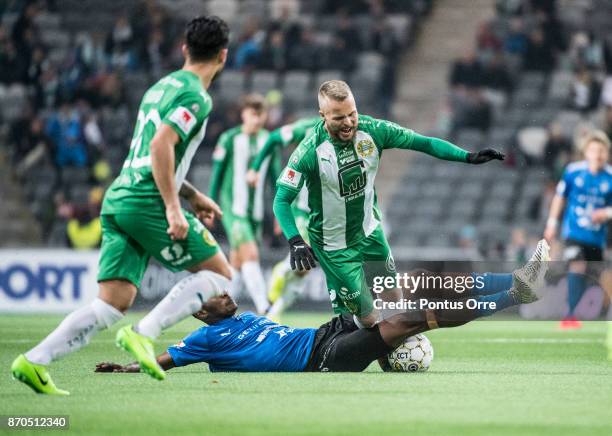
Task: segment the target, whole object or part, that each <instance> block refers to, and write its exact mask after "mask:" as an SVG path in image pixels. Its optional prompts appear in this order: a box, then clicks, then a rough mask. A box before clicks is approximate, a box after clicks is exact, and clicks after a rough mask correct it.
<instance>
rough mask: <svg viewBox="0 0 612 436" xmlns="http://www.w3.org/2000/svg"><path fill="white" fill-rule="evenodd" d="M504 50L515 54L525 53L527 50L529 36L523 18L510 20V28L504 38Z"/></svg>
mask: <svg viewBox="0 0 612 436" xmlns="http://www.w3.org/2000/svg"><path fill="white" fill-rule="evenodd" d="M504 50H505V51H506V52H507V53H509V54H513V55H523V54H524V53H525V52H526V51H527V36H526V35H525V31H524V23H523V20H522V19H521V18H518V17H517V18H513V19H512V20H510V30H509V31H508V34H507V35H506V38H505V39H504Z"/></svg>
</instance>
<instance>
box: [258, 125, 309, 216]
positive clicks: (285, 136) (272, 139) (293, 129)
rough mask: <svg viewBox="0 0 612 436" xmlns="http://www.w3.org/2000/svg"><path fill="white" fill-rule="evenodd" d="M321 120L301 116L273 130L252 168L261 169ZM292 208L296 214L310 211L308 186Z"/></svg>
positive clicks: (300, 139) (303, 136)
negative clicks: (274, 155)
mask: <svg viewBox="0 0 612 436" xmlns="http://www.w3.org/2000/svg"><path fill="white" fill-rule="evenodd" d="M320 120H321V118H319V117H316V118H301V119H299V120H297V121H295V122H293V123H291V124H285V125H284V126H281V127H279V128H278V129H276V130H273V131H272V132H271V133H270V136H268V139H267V140H266V143H265V144H264V147H263V148H262V149H261V151H260V152H259V154H258V155H257V157H256V158H255V159H254V160H253V163H252V164H251V169H253V170H255V171H259V170H260V168H261V165H262V163H263V162H264V160H265V159H266V158H267V157H269V156H271V155H272V154H273V153H274V152H275V151H276V150H277V149H279V148H286V147H287V146H288V145H289V144H298V143H300V142H301V141H302V140H303V139H304V138H305V137H306V136H308V135H309V134H310V132H312V129H313V127H314V126H315V125H316V124H317V123H318V122H319V121H320ZM291 209H292V211H293V213H294V214H296V213H301V214H304V215H307V214H308V213H309V212H310V208H309V207H308V188H306V185H304V186H303V187H302V189H301V191H300V193H299V194H298V196H297V197H296V199H295V201H294V202H293V203H291Z"/></svg>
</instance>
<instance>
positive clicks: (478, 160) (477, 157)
mask: <svg viewBox="0 0 612 436" xmlns="http://www.w3.org/2000/svg"><path fill="white" fill-rule="evenodd" d="M505 158H506V155H505V154H504V153H501V152H499V151H497V150H493V149H492V148H485V149H484V150H480V151H479V152H478V153H468V156H467V162H468V163H471V164H476V165H478V164H483V163H485V162H489V161H490V160H494V159H497V160H504V159H505Z"/></svg>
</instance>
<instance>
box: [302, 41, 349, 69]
mask: <svg viewBox="0 0 612 436" xmlns="http://www.w3.org/2000/svg"><path fill="white" fill-rule="evenodd" d="M356 63H357V54H356V52H354V51H352V50H349V49H348V48H347V46H346V42H345V40H344V39H343V38H341V37H338V36H334V37H333V39H332V44H331V47H329V48H328V49H327V58H326V59H325V60H324V61H323V62H322V65H325V68H329V69H330V70H340V71H344V72H346V73H349V72H351V71H353V70H354V69H355V65H356ZM302 65H308V64H306V63H304V64H302ZM318 67H319V65H318V64H312V65H308V67H307V69H315V68H318Z"/></svg>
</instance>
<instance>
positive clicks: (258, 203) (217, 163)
mask: <svg viewBox="0 0 612 436" xmlns="http://www.w3.org/2000/svg"><path fill="white" fill-rule="evenodd" d="M267 116H268V109H267V106H266V103H265V100H264V98H263V96H261V95H259V94H250V95H247V96H246V97H244V99H243V101H242V103H241V110H240V117H241V119H242V124H241V125H239V126H236V127H234V128H232V129H230V130H228V131H226V132H224V133H223V134H222V135H221V136H220V138H219V142H218V144H217V147H216V148H215V151H214V153H213V169H212V176H211V182H210V197H211V198H212V199H213V200H215V201H217V200H218V202H219V204H220V205H221V210H223V220H222V222H223V227H224V229H225V233H226V234H227V238H228V240H229V243H230V263H231V264H232V266H233V267H234V268H235V270H236V273H235V274H234V276H235V277H234V281H233V283H232V292H234V293H236V294H237V293H239V292H240V290H241V289H242V288H243V287H245V288H246V289H247V291H248V293H249V295H250V296H251V298H252V300H253V302H254V303H255V308H256V310H257V312H258V313H260V314H263V313H265V312H266V311H267V310H268V308H269V306H270V304H269V302H268V298H267V295H266V282H265V279H264V275H263V272H262V270H261V265H260V263H259V248H258V244H259V242H260V241H261V226H262V220H263V218H264V191H265V183H266V180H269V182H270V183H271V184H273V183H274V180H276V176H277V175H278V173H279V165H280V163H279V162H280V161H279V159H278V157H277V156H268V157H267V158H265V159H263V160H262V162H261V164H260V174H261V177H260V178H259V180H258V181H257V183H256V184H255V185H254V186H250V185H249V184H248V183H247V180H246V174H247V171H248V170H249V166H250V165H251V163H252V162H253V160H254V159H255V157H256V156H257V154H258V153H259V152H260V151H261V150H262V148H263V147H264V144H265V143H266V140H267V139H268V136H269V132H268V131H267V130H266V129H264V125H265V123H266V119H267ZM268 178H269V179H268Z"/></svg>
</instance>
